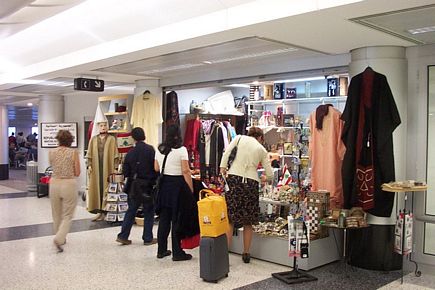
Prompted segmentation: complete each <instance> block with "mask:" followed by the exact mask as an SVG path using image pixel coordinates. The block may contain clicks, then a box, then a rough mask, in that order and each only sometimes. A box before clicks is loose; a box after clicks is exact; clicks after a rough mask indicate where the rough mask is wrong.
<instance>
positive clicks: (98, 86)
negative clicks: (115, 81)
mask: <svg viewBox="0 0 435 290" xmlns="http://www.w3.org/2000/svg"><path fill="white" fill-rule="evenodd" d="M74 90H77V91H89V92H103V91H104V81H103V80H96V79H87V78H76V79H74Z"/></svg>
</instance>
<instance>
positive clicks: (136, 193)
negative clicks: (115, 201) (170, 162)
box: [128, 155, 168, 203]
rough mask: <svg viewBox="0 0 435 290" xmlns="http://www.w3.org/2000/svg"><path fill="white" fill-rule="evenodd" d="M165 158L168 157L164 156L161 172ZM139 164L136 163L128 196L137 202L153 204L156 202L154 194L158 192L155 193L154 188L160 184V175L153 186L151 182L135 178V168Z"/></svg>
mask: <svg viewBox="0 0 435 290" xmlns="http://www.w3.org/2000/svg"><path fill="white" fill-rule="evenodd" d="M167 156H168V155H165V159H164V160H163V170H164V168H165V163H166V157H167ZM139 164H140V162H139V161H137V162H136V166H135V169H134V175H133V180H132V181H131V184H130V189H129V192H128V195H129V196H130V198H132V199H135V200H136V201H138V202H143V203H153V202H155V201H156V194H157V192H158V190H157V191H156V188H158V187H159V185H158V183H159V182H160V179H161V175H160V176H159V177H158V178H157V181H156V184H155V185H154V186H153V185H152V183H151V180H148V179H143V178H138V177H137V168H138V165H139ZM162 173H163V171H162Z"/></svg>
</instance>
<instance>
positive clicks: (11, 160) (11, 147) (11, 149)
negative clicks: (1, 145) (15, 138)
mask: <svg viewBox="0 0 435 290" xmlns="http://www.w3.org/2000/svg"><path fill="white" fill-rule="evenodd" d="M15 150H16V146H15V143H13V142H10V143H9V163H10V165H11V166H12V167H13V166H15V155H16V153H15Z"/></svg>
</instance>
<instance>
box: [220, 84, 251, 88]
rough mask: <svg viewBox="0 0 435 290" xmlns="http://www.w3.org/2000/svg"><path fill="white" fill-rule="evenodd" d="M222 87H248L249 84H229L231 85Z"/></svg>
mask: <svg viewBox="0 0 435 290" xmlns="http://www.w3.org/2000/svg"><path fill="white" fill-rule="evenodd" d="M224 87H229V88H249V87H250V85H246V84H231V85H226V86H224Z"/></svg>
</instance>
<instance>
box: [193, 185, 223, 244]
mask: <svg viewBox="0 0 435 290" xmlns="http://www.w3.org/2000/svg"><path fill="white" fill-rule="evenodd" d="M199 195H200V200H199V201H198V216H199V227H200V232H201V237H218V236H220V235H222V234H225V233H226V232H227V230H228V228H229V223H228V212H227V203H226V202H225V198H224V197H223V196H220V195H216V194H214V193H213V191H211V190H208V189H203V190H201V192H200V193H199ZM202 195H205V197H204V198H202Z"/></svg>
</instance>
